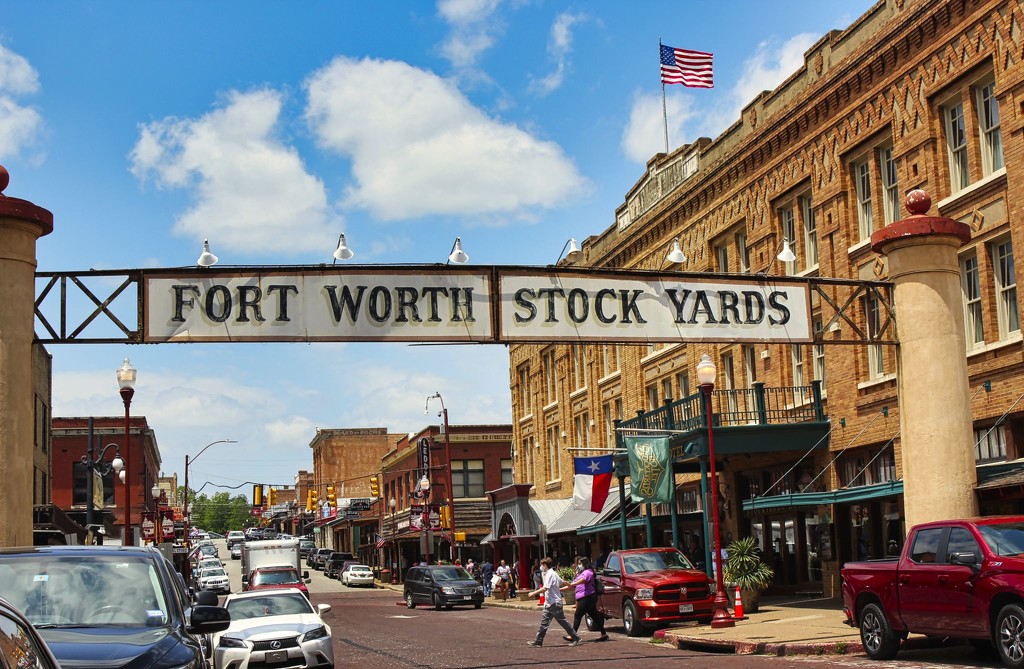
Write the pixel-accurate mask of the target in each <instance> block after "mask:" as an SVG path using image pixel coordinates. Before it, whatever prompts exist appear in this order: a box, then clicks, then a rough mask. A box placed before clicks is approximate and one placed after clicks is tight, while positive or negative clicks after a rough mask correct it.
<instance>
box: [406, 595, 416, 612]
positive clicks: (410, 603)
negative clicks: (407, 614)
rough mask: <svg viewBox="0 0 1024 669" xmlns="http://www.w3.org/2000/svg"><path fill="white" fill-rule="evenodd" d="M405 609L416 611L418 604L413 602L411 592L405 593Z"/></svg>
mask: <svg viewBox="0 0 1024 669" xmlns="http://www.w3.org/2000/svg"><path fill="white" fill-rule="evenodd" d="M405 607H406V608H408V609H415V608H416V602H414V601H412V593H411V592H407V593H405Z"/></svg>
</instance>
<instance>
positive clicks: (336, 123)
mask: <svg viewBox="0 0 1024 669" xmlns="http://www.w3.org/2000/svg"><path fill="white" fill-rule="evenodd" d="M382 82H387V85H386V86H384V85H381V83H382ZM306 90H307V92H308V94H309V104H308V107H307V110H306V117H307V119H308V121H309V123H310V125H311V126H312V129H313V132H314V134H315V135H316V137H317V140H318V142H319V143H320V145H321V146H323V147H325V148H327V149H329V150H332V151H336V152H338V153H340V154H344V155H348V156H350V157H351V159H352V171H353V176H354V177H355V183H354V184H352V185H351V186H350V187H349V189H348V191H347V197H346V203H347V204H348V205H349V206H353V207H361V208H365V209H367V210H369V211H370V212H372V213H373V215H375V216H377V217H379V218H382V219H401V218H412V217H418V216H425V215H430V214H439V215H455V216H467V217H483V218H485V219H486V218H487V217H492V218H498V217H499V216H503V217H507V216H512V217H517V218H522V219H528V218H530V217H531V214H532V210H533V209H535V208H538V207H541V208H546V207H553V206H556V205H559V204H562V203H564V202H565V201H567V200H568V199H569V198H570V197H572V196H573V195H575V194H577V193H578V192H580V191H581V190H582V189H583V188H584V187H585V182H584V180H583V178H582V177H581V176H580V174H579V173H578V171H577V170H576V167H575V165H573V163H572V162H571V161H570V160H569V159H568V158H567V157H566V156H565V154H564V153H563V152H562V150H561V148H560V147H559V146H558V145H557V144H555V143H554V142H548V141H542V140H540V139H537V138H535V137H533V136H531V135H530V134H528V133H527V132H525V131H523V130H521V129H520V128H518V127H516V126H514V125H511V124H507V123H501V122H498V121H496V120H494V119H491V118H489V117H487V116H486V115H485V114H484V113H483V112H481V111H480V110H479V109H477V108H476V107H474V106H473V105H472V104H471V103H470V102H469V101H468V100H467V99H466V98H465V96H463V95H462V94H461V93H460V92H459V90H458V89H457V88H455V86H454V85H453V84H451V83H450V82H448V81H446V80H444V79H441V78H440V77H438V76H436V75H435V74H432V73H430V72H427V71H424V70H421V69H418V68H414V67H412V66H410V65H408V64H406V63H401V62H396V61H382V60H371V59H364V60H352V59H349V58H337V59H335V60H334V61H333V62H331V63H330V64H329V65H327V66H326V67H324V68H323V69H321V70H319V71H318V72H315V73H314V74H313V75H312V76H311V77H310V78H309V79H308V80H307V82H306Z"/></svg>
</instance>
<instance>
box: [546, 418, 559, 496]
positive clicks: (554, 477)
mask: <svg viewBox="0 0 1024 669" xmlns="http://www.w3.org/2000/svg"><path fill="white" fill-rule="evenodd" d="M561 478H562V464H561V458H560V457H559V453H558V428H557V427H556V426H554V425H552V426H551V427H549V428H548V481H549V482H550V481H558V480H559V479H561Z"/></svg>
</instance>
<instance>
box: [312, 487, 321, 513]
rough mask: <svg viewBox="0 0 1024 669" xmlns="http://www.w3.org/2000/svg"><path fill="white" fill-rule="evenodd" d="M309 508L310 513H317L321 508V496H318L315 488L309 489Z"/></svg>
mask: <svg viewBox="0 0 1024 669" xmlns="http://www.w3.org/2000/svg"><path fill="white" fill-rule="evenodd" d="M309 507H310V511H316V510H317V509H318V508H319V507H320V495H318V494H316V490H315V489H313V488H310V489H309Z"/></svg>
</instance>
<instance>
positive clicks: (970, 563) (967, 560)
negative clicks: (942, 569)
mask: <svg viewBox="0 0 1024 669" xmlns="http://www.w3.org/2000/svg"><path fill="white" fill-rule="evenodd" d="M949 563H950V564H958V565H961V566H963V567H972V568H973V567H977V566H978V556H977V555H975V554H974V553H966V552H965V553H953V554H952V555H950V556H949Z"/></svg>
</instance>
